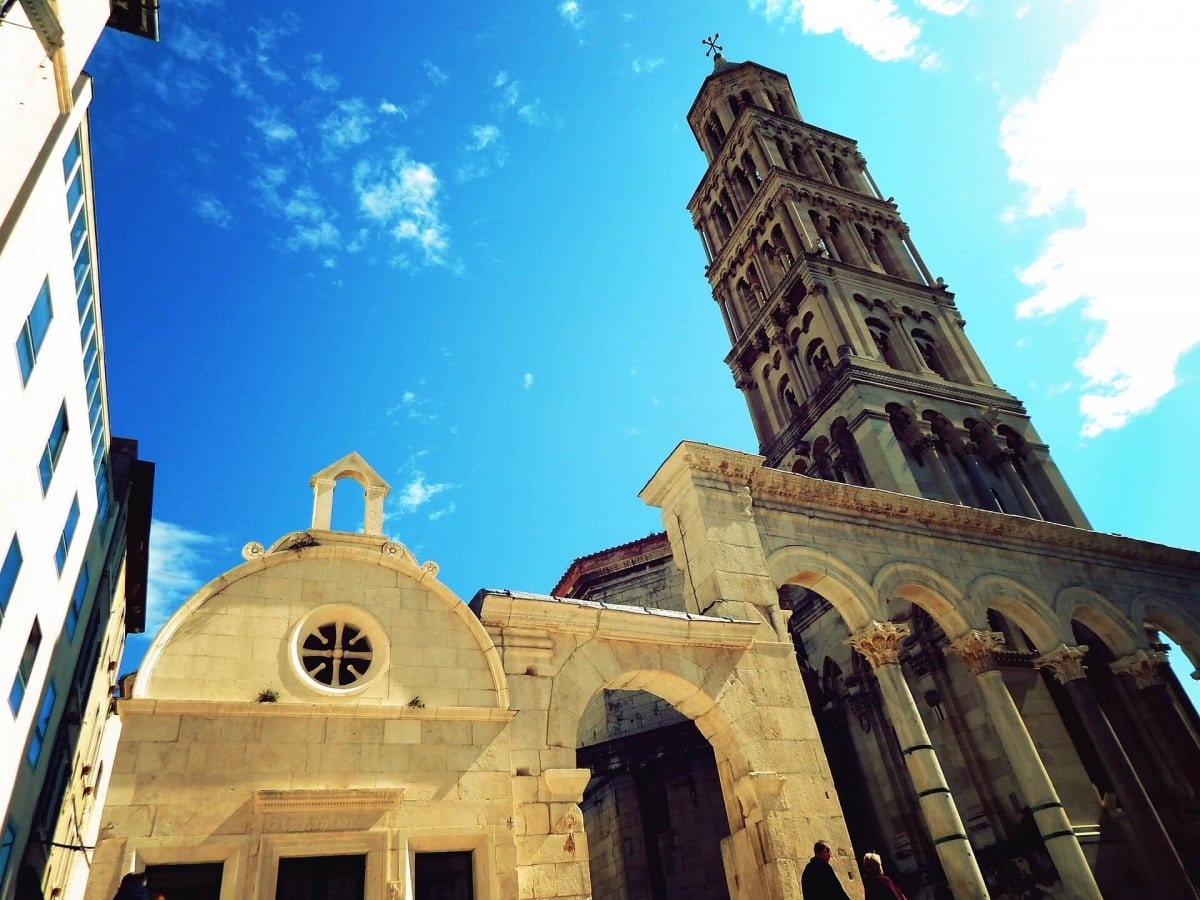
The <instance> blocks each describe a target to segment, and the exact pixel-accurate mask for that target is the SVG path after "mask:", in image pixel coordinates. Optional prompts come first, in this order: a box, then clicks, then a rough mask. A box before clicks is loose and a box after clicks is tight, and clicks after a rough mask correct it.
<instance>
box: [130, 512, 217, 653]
mask: <svg viewBox="0 0 1200 900" xmlns="http://www.w3.org/2000/svg"><path fill="white" fill-rule="evenodd" d="M217 543H218V542H217V539H216V538H214V537H211V536H209V535H207V534H202V533H200V532H198V531H192V530H191V529H189V528H185V527H184V526H182V525H175V524H173V523H171V522H163V521H161V520H159V519H155V520H154V521H153V523H152V524H151V526H150V570H149V572H148V579H147V585H146V632H147V633H149V634H153V633H155V632H157V631H158V630H159V629H160V628H162V626H163V624H164V623H165V622H166V621H167V619H169V618H170V617H171V614H172V613H174V612H175V610H177V609H179V607H180V606H181V605H182V604H183V601H184V600H186V599H187V598H188V597H190V596H191V595H192V594H193V593H195V592H196V591H197V590H198V589H199V588H200V587H202V586H203V585H204V584H205V582H206V581H208V577H209V576H208V575H207V574H206V572H207V570H208V568H209V565H208V563H209V561H210V557H211V556H212V554H213V552H214V551H215V550H217V549H218V547H217Z"/></svg>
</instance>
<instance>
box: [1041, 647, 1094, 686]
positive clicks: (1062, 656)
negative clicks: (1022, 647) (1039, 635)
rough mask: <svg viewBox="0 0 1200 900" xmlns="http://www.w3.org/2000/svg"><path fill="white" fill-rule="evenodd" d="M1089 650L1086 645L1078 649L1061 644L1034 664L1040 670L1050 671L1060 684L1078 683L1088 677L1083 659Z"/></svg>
mask: <svg viewBox="0 0 1200 900" xmlns="http://www.w3.org/2000/svg"><path fill="white" fill-rule="evenodd" d="M1087 649H1088V648H1087V645H1086V644H1080V645H1079V646H1077V647H1068V646H1067V645H1066V644H1059V645H1058V647H1057V648H1055V649H1054V650H1051V651H1050V652H1049V653H1043V654H1042V655H1041V656H1039V657H1038V658H1037V659H1035V660H1034V661H1033V662H1034V665H1036V666H1037V667H1038V668H1039V669H1041V668H1045V669H1049V670H1050V671H1051V673H1053V675H1054V677H1055V679H1056V680H1057V681H1058V682H1059V683H1060V684H1066V683H1067V682H1068V681H1076V680H1078V679H1080V678H1083V677H1084V676H1085V675H1087V666H1085V665H1084V664H1083V657H1084V654H1085V653H1087Z"/></svg>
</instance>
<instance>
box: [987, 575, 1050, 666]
mask: <svg viewBox="0 0 1200 900" xmlns="http://www.w3.org/2000/svg"><path fill="white" fill-rule="evenodd" d="M967 596H968V597H970V598H971V601H972V603H973V604H974V606H975V607H976V608H978V609H980V610H983V611H984V612H985V613H986V611H987V610H989V609H994V610H996V611H997V612H998V613H1000V614H1001V615H1003V616H1004V617H1005V618H1006V619H1008V620H1010V621H1011V622H1012V623H1013V624H1015V625H1016V626H1017V627H1018V628H1020V629H1021V630H1022V631H1023V632H1025V634H1026V636H1027V637H1028V638H1029V640H1031V641H1032V642H1033V645H1034V646H1035V647H1037V649H1038V650H1040V651H1041V652H1042V653H1049V652H1050V651H1051V650H1053V649H1054V648H1055V647H1057V646H1058V645H1059V644H1070V643H1073V637H1072V635H1071V632H1070V629H1067V630H1066V631H1063V629H1062V627H1061V623H1060V621H1059V619H1058V616H1056V615H1055V613H1054V610H1053V608H1051V606H1050V605H1049V604H1048V603H1046V601H1045V600H1043V599H1042V598H1041V597H1039V596H1038V595H1037V594H1035V593H1034V592H1033V591H1031V590H1030V589H1029V588H1027V587H1026V586H1025V585H1023V584H1021V583H1019V582H1017V581H1014V580H1013V579H1011V578H1007V577H1005V576H1003V575H981V576H980V577H979V578H976V579H975V581H973V582H972V583H971V584H970V586H969V587H968V588H967Z"/></svg>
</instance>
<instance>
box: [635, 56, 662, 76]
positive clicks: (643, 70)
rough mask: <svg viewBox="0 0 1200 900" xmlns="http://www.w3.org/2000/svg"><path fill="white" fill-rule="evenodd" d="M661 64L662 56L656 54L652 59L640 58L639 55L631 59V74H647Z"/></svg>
mask: <svg viewBox="0 0 1200 900" xmlns="http://www.w3.org/2000/svg"><path fill="white" fill-rule="evenodd" d="M662 64H663V58H662V57H661V56H656V57H654V58H653V59H642V58H641V57H640V56H639V57H638V58H637V59H635V60H634V61H633V74H634V75H642V74H649V73H651V72H653V71H654V70H655V69H657V68H658V67H659V66H661V65H662Z"/></svg>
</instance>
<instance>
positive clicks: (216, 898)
mask: <svg viewBox="0 0 1200 900" xmlns="http://www.w3.org/2000/svg"><path fill="white" fill-rule="evenodd" d="M224 868H225V866H224V864H223V863H219V862H210V863H182V864H180V865H166V866H146V886H147V887H148V888H149V889H150V896H151V897H153V896H154V895H155V894H162V895H163V896H164V897H169V898H170V900H220V898H221V875H222V874H223V871H224Z"/></svg>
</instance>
